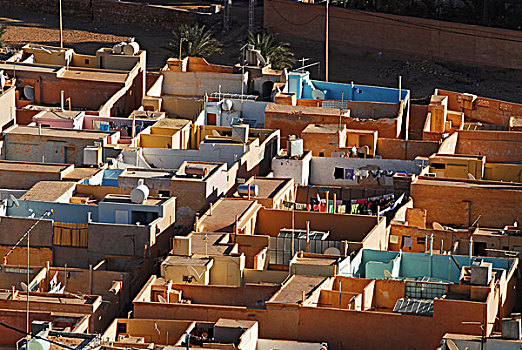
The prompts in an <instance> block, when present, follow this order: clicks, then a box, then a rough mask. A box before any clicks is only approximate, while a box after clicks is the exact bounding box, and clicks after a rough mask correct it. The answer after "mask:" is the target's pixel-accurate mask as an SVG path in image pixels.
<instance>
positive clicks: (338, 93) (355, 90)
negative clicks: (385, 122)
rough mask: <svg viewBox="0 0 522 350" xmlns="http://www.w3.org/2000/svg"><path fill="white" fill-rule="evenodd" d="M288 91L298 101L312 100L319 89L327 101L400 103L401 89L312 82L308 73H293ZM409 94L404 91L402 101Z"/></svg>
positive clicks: (289, 78) (290, 76)
mask: <svg viewBox="0 0 522 350" xmlns="http://www.w3.org/2000/svg"><path fill="white" fill-rule="evenodd" d="M286 89H287V90H286V92H290V93H295V94H296V97H297V98H298V99H299V98H302V99H312V91H313V90H314V89H317V90H321V91H322V92H323V93H324V94H325V99H326V100H343V101H361V102H385V103H398V102H399V89H396V88H387V87H380V86H369V85H357V84H353V83H352V84H344V83H332V82H326V81H320V80H310V79H309V75H308V74H306V73H297V72H291V73H290V74H289V76H288V84H287V86H286ZM408 94H409V90H402V91H401V97H402V99H403V100H404V99H405V98H406V97H407V96H408Z"/></svg>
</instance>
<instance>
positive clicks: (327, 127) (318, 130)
mask: <svg viewBox="0 0 522 350" xmlns="http://www.w3.org/2000/svg"><path fill="white" fill-rule="evenodd" d="M345 129H346V126H345V125H341V127H339V125H337V124H308V126H307V127H306V128H305V129H304V130H303V131H302V133H311V134H336V133H338V132H339V131H343V130H345Z"/></svg>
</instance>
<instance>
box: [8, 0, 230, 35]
mask: <svg viewBox="0 0 522 350" xmlns="http://www.w3.org/2000/svg"><path fill="white" fill-rule="evenodd" d="M0 10H24V11H32V12H38V13H53V14H58V1H56V0H16V1H13V0H0ZM62 10H63V15H64V16H69V17H76V18H81V19H84V20H89V21H93V22H102V23H109V24H138V25H141V26H146V27H156V26H159V27H162V28H166V29H175V28H178V27H179V26H180V25H181V24H184V23H188V24H192V23H196V22H198V23H201V24H206V23H210V22H213V21H214V20H215V19H217V17H219V16H212V15H211V14H210V13H208V14H207V13H197V12H189V11H186V10H184V9H180V8H174V7H165V6H157V5H150V4H147V3H137V2H125V1H117V0H62ZM219 18H221V17H219Z"/></svg>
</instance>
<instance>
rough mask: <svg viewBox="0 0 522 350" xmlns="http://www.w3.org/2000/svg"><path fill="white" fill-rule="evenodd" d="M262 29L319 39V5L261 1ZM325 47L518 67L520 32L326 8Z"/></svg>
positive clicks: (322, 18) (321, 32) (322, 20)
mask: <svg viewBox="0 0 522 350" xmlns="http://www.w3.org/2000/svg"><path fill="white" fill-rule="evenodd" d="M264 5H265V8H264V25H265V27H266V28H268V29H269V30H270V31H273V32H276V33H279V34H281V35H282V36H286V37H288V38H300V39H305V40H316V41H324V38H325V35H324V34H325V33H324V30H325V7H324V6H322V5H310V4H304V3H299V2H295V1H290V0H266V1H265V2H264ZM329 36H330V44H334V45H335V44H337V45H353V46H359V47H364V48H369V49H374V50H378V51H394V52H400V53H405V54H413V55H418V56H423V57H428V58H431V59H437V60H446V61H457V62H465V63H472V64H480V65H488V66H500V67H504V68H522V60H521V59H520V54H519V53H520V52H521V51H522V32H517V31H512V30H505V29H496V28H487V27H480V26H471V25H465V24H458V23H449V22H442V21H435V20H428V19H421V18H414V17H404V16H395V15H389V14H383V13H371V12H364V11H354V10H348V9H344V8H339V7H330V14H329Z"/></svg>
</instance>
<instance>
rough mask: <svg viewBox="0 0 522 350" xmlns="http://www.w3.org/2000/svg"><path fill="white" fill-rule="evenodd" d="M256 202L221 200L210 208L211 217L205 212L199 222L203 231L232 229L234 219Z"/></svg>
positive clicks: (232, 199)
mask: <svg viewBox="0 0 522 350" xmlns="http://www.w3.org/2000/svg"><path fill="white" fill-rule="evenodd" d="M255 203H256V201H254V200H247V199H234V198H222V199H221V200H219V201H218V202H217V203H216V205H214V206H213V208H212V215H209V214H210V213H209V212H207V214H208V215H205V216H204V217H202V218H201V220H200V221H199V227H200V228H201V229H202V230H203V231H207V232H218V231H220V230H222V229H224V228H227V227H233V226H234V224H235V222H236V217H237V218H240V217H241V216H242V215H243V214H244V213H245V212H246V211H247V210H248V209H249V208H250V206H251V205H254V204H255Z"/></svg>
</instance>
